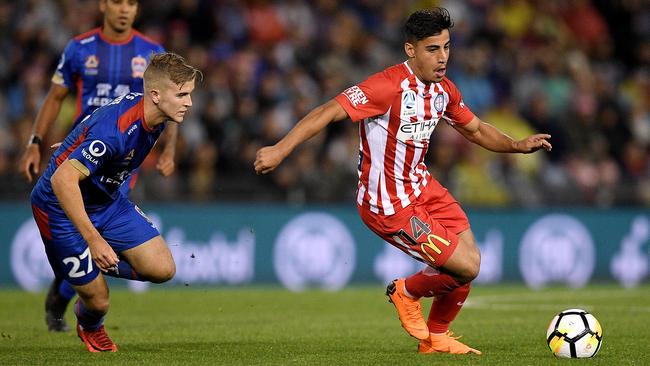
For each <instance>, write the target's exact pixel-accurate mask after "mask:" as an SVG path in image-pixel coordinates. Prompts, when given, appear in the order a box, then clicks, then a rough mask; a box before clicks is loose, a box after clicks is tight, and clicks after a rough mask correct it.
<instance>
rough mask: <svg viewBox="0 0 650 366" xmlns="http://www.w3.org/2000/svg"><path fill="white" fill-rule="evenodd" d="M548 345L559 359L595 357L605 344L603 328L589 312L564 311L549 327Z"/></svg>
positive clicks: (577, 310)
mask: <svg viewBox="0 0 650 366" xmlns="http://www.w3.org/2000/svg"><path fill="white" fill-rule="evenodd" d="M546 343H547V344H548V347H549V348H550V349H551V352H553V354H554V355H555V356H557V357H561V358H587V357H594V356H595V355H596V353H598V350H599V349H600V346H601V345H602V344H603V328H601V327H600V323H598V320H596V318H595V317H594V316H593V315H591V314H590V313H589V312H587V311H584V310H582V309H568V310H564V311H562V312H561V313H559V314H558V315H556V316H555V317H554V318H553V320H551V323H550V324H549V325H548V330H547V331H546Z"/></svg>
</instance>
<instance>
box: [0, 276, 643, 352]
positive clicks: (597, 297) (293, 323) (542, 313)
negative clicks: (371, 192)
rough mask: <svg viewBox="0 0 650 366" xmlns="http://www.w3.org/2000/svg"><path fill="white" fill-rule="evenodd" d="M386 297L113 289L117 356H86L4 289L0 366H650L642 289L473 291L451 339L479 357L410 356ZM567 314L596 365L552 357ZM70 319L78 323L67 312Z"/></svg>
mask: <svg viewBox="0 0 650 366" xmlns="http://www.w3.org/2000/svg"><path fill="white" fill-rule="evenodd" d="M383 292H384V289H383V288H382V287H377V286H364V287H350V288H347V289H346V290H344V291H340V292H322V291H308V292H302V293H291V292H288V291H286V290H283V289H279V288H275V287H269V288H263V287H262V288H251V287H247V288H179V287H158V288H157V289H155V290H152V291H149V292H146V293H130V292H128V291H126V290H124V289H116V290H114V291H113V292H112V293H111V310H110V313H109V315H108V317H107V319H106V323H105V324H106V329H107V331H108V333H109V334H110V336H111V337H112V338H113V340H114V341H115V342H116V343H117V344H118V346H119V352H118V353H115V354H107V353H103V354H91V353H89V352H87V351H86V349H85V347H84V346H83V344H82V343H81V342H80V341H79V339H78V338H77V337H76V334H75V333H74V331H70V332H67V333H48V332H47V331H46V328H45V324H44V320H43V318H44V315H43V296H44V294H29V293H25V292H22V291H18V290H8V289H4V290H0V334H1V336H0V365H37V364H48V365H73V364H76V365H89V364H93V365H94V364H98V365H199V364H204V365H556V364H557V365H566V364H572V365H573V364H575V362H577V363H579V364H580V365H587V364H589V365H649V364H650V356H649V355H648V351H650V346H649V345H650V285H644V286H642V287H638V288H636V289H628V290H626V289H622V288H620V287H618V286H615V285H591V286H589V287H587V288H584V289H580V290H574V289H567V288H549V289H544V290H539V291H533V290H530V289H526V288H525V287H522V286H476V287H475V288H474V289H473V290H472V293H471V294H470V297H469V299H468V301H467V303H466V306H465V307H464V308H463V311H462V312H461V314H460V315H459V317H458V319H457V320H456V321H455V322H454V324H453V326H452V330H453V331H454V332H455V333H456V334H462V335H463V336H464V337H463V338H462V340H463V341H465V342H466V343H467V344H469V345H471V346H472V347H474V348H477V349H479V350H481V351H483V355H482V356H475V355H467V356H466V355H463V356H457V355H443V354H433V355H420V354H417V352H416V348H417V341H416V340H415V339H413V338H411V337H409V336H408V335H407V334H406V332H404V331H403V330H402V328H401V327H400V325H399V321H398V319H397V314H396V313H395V311H394V308H393V306H392V305H391V304H389V303H388V302H387V300H386V296H385V295H384V294H383ZM429 301H430V300H425V305H424V306H423V309H425V310H427V311H428V308H429V305H428V304H429ZM567 308H584V309H586V310H588V311H590V312H592V313H593V314H594V315H595V316H596V318H598V320H599V321H600V323H601V324H602V326H603V332H604V340H603V342H604V343H603V346H602V349H601V350H600V352H599V353H598V355H597V356H596V357H594V358H592V359H583V360H560V359H556V358H555V357H554V356H553V355H552V353H551V352H550V351H549V349H548V347H547V346H546V343H545V332H546V327H547V325H548V323H549V321H550V320H551V319H552V318H553V316H554V315H555V314H556V313H557V312H559V311H561V310H563V309H567ZM68 310H70V309H68ZM67 319H68V323H69V324H70V325H72V326H74V318H73V316H72V314H71V313H70V311H68V314H67Z"/></svg>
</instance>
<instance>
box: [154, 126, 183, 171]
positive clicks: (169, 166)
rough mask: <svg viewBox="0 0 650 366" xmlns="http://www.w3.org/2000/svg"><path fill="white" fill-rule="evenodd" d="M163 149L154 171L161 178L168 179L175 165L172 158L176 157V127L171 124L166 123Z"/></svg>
mask: <svg viewBox="0 0 650 366" xmlns="http://www.w3.org/2000/svg"><path fill="white" fill-rule="evenodd" d="M163 134H165V135H166V136H165V147H164V148H163V151H162V153H161V154H160V157H159V158H158V163H157V164H156V169H158V172H159V173H160V175H162V176H163V177H169V176H170V175H172V173H174V170H175V168H176V163H175V162H174V157H175V156H176V142H177V140H178V125H177V124H176V123H173V122H168V124H167V126H166V127H165V132H163Z"/></svg>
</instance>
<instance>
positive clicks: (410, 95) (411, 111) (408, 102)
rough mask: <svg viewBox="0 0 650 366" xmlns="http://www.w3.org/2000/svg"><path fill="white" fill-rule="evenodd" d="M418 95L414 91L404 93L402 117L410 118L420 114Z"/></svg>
mask: <svg viewBox="0 0 650 366" xmlns="http://www.w3.org/2000/svg"><path fill="white" fill-rule="evenodd" d="M416 97H417V95H416V93H415V91H413V90H406V91H404V92H403V93H402V108H401V117H402V118H410V117H414V116H415V115H417V113H418V104H417V98H416Z"/></svg>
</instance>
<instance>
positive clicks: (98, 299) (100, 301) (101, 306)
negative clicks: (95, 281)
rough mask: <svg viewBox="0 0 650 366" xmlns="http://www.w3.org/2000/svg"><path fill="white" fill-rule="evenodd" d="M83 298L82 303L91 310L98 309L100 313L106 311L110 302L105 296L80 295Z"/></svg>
mask: <svg viewBox="0 0 650 366" xmlns="http://www.w3.org/2000/svg"><path fill="white" fill-rule="evenodd" d="M80 297H81V298H82V299H83V302H84V305H85V306H86V307H87V308H88V309H91V310H94V311H98V312H101V313H107V312H108V308H109V306H110V302H109V300H108V297H107V296H89V297H87V296H81V295H80Z"/></svg>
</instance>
